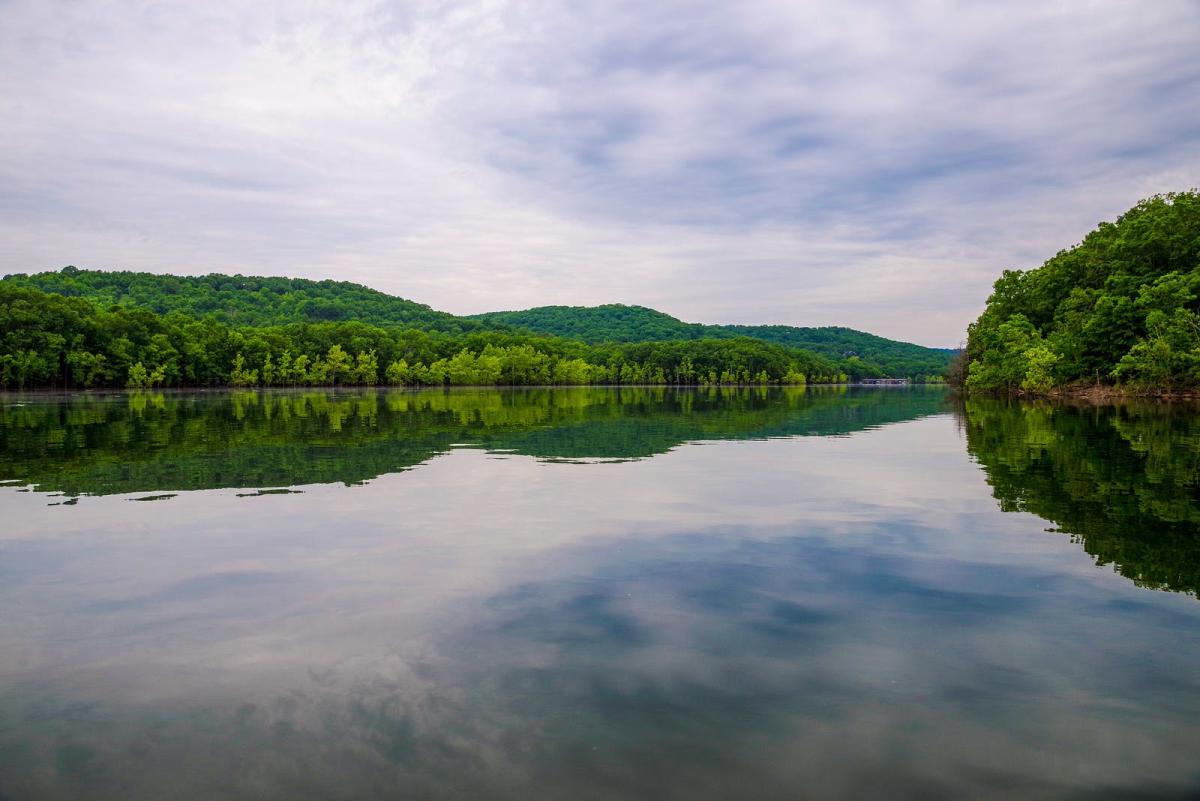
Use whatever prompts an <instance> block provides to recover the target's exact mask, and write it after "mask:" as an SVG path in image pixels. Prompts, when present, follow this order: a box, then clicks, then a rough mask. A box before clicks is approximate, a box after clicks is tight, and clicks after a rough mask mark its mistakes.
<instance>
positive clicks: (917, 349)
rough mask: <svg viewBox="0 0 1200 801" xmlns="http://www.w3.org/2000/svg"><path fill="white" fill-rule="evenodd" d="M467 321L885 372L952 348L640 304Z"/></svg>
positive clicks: (923, 366)
mask: <svg viewBox="0 0 1200 801" xmlns="http://www.w3.org/2000/svg"><path fill="white" fill-rule="evenodd" d="M472 319H475V320H480V321H485V322H499V323H505V324H507V325H511V326H516V327H519V328H525V329H528V330H530V331H536V332H538V333H542V334H552V335H554V336H564V337H573V338H576V339H582V340H583V341H585V342H590V343H599V342H644V341H678V340H689V339H725V338H731V337H753V338H754V339H761V340H765V341H767V342H774V343H776V344H779V345H785V346H787V347H790V348H803V349H805V350H810V351H813V352H815V353H819V354H821V355H822V356H826V357H828V358H832V359H839V360H840V359H847V358H857V359H859V360H861V361H863V362H866V363H868V364H873V365H877V366H879V367H880V368H882V371H883V372H885V373H887V374H889V375H897V376H902V375H910V376H917V375H937V374H941V373H942V372H943V371H944V370H945V369H946V366H947V365H948V364H949V363H950V359H951V357H952V356H953V355H954V351H953V350H952V349H948V348H926V347H923V346H921V345H914V344H911V343H908V342H897V341H895V340H892V339H885V338H884V337H880V336H876V335H874V334H867V333H864V332H862V331H855V330H854V329H853V328H841V327H832V326H831V327H822V328H800V327H796V326H790V325H703V324H701V323H685V322H683V321H682V320H679V319H676V318H674V317H672V316H671V315H669V314H664V313H663V312H660V311H656V310H654V309H648V308H646V307H645V306H624V305H620V304H608V305H604V306H540V307H538V308H534V309H526V310H524V311H506V312H489V313H487V314H476V315H472Z"/></svg>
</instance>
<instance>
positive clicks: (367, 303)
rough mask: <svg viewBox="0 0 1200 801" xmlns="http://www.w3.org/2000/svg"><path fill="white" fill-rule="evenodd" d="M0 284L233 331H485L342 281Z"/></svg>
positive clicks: (139, 276)
mask: <svg viewBox="0 0 1200 801" xmlns="http://www.w3.org/2000/svg"><path fill="white" fill-rule="evenodd" d="M3 280H4V282H5V283H7V284H16V285H19V286H27V287H33V288H34V289H39V290H41V291H42V292H52V293H54V294H56V295H66V296H68V297H80V298H86V299H87V300H90V301H92V302H94V303H96V304H98V305H100V306H102V307H105V308H107V307H110V306H127V307H132V308H139V309H149V310H150V311H153V312H156V313H158V314H170V313H171V312H180V313H182V314H185V315H187V316H189V317H212V318H214V319H216V320H218V321H220V322H223V323H227V324H229V325H236V326H266V325H285V324H287V323H305V322H309V323H328V322H343V321H350V320H357V321H359V322H364V323H368V324H370V325H378V326H404V327H408V328H418V329H422V330H426V331H444V332H447V333H462V332H468V331H476V330H480V329H482V328H485V327H486V326H485V325H483V324H481V323H478V322H475V321H473V320H469V319H466V318H464V317H456V316H454V315H453V314H448V313H446V312H440V311H436V310H435V309H432V308H430V307H429V306H426V305H424V304H422V303H415V302H413V301H411V300H405V299H404V298H398V297H396V296H394V295H388V294H387V293H385V292H379V291H378V290H374V289H370V288H368V287H365V286H362V285H361V284H353V283H350V282H349V281H309V280H306V279H303V278H266V277H256V276H244V275H220V274H216V273H213V274H210V275H198V276H178V275H158V274H155V273H137V272H106V271H101V270H80V269H77V268H75V267H66V268H64V269H62V270H60V271H58V272H47V273H36V274H34V275H10V276H6V277H5V278H4V279H3Z"/></svg>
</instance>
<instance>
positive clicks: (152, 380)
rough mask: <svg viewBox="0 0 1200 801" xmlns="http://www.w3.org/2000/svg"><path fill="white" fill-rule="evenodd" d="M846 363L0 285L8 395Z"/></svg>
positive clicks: (831, 377)
mask: <svg viewBox="0 0 1200 801" xmlns="http://www.w3.org/2000/svg"><path fill="white" fill-rule="evenodd" d="M848 378H849V374H848V373H847V372H846V369H845V365H844V363H837V362H835V361H833V360H830V359H826V358H824V357H821V356H818V355H817V354H814V353H810V352H807V351H804V350H799V349H795V348H786V347H783V346H781V345H775V344H771V343H767V342H762V341H759V340H754V339H748V338H735V339H721V340H694V341H684V342H640V343H605V344H599V345H588V344H586V343H583V342H580V341H578V340H572V339H566V338H560V337H549V336H538V335H531V334H526V333H521V332H514V331H489V330H476V331H465V332H452V331H430V330H419V329H414V328H401V327H390V328H384V327H379V326H373V325H368V324H365V323H361V322H325V323H292V324H288V325H280V326H264V327H236V326H231V325H228V324H226V323H223V322H220V321H219V320H217V319H214V318H212V317H203V318H196V317H194V316H190V315H187V314H184V313H182V312H178V311H176V312H172V313H170V314H166V315H160V314H157V313H154V312H151V311H148V310H146V309H140V308H130V307H125V306H113V307H110V308H102V307H100V306H99V305H98V304H96V303H94V302H92V301H90V300H87V299H85V298H80V297H67V296H63V295H58V294H54V293H46V292H42V291H40V290H37V289H35V288H32V287H28V286H22V285H19V284H15V283H8V282H0V385H3V387H5V388H9V389H22V388H36V387H58V388H92V387H126V386H128V387H135V388H151V387H159V386H165V387H180V386H228V385H232V386H330V385H333V386H336V385H372V384H392V385H431V386H440V385H477V384H497V385H512V386H517V385H538V384H690V385H715V384H739V383H742V384H749V383H759V384H766V383H805V382H811V383H834V382H842V381H846V380H847V379H848Z"/></svg>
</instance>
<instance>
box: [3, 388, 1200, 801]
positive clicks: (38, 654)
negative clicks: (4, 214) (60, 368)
mask: <svg viewBox="0 0 1200 801" xmlns="http://www.w3.org/2000/svg"><path fill="white" fill-rule="evenodd" d="M0 479H6V480H8V481H9V482H10V483H9V484H8V485H7V486H3V487H0V519H2V521H3V526H2V529H3V530H2V532H0V799H13V800H15V799H296V798H320V799H367V798H370V799H374V798H379V799H409V798H431V799H441V798H464V799H487V798H503V799H560V798H566V799H572V801H588V800H589V799H618V798H620V799H626V798H638V799H642V798H645V799H750V798H763V799H803V798H812V799H843V798H864V799H910V798H911V799H941V798H981V799H993V798H994V799H1010V798H1029V799H1041V798H1055V799H1058V798H1064V799H1099V798H1163V799H1184V798H1197V797H1200V602H1198V601H1197V598H1196V593H1197V590H1198V589H1200V489H1198V487H1200V415H1197V414H1196V412H1195V411H1194V410H1190V409H1180V408H1170V407H1163V406H1159V407H1121V408H1102V409H1081V408H1071V407H1063V406H1049V405H1019V404H1010V403H1001V402H997V401H972V402H970V403H968V404H966V405H965V406H964V405H961V404H956V403H955V402H953V401H951V400H950V399H948V398H947V397H946V395H945V393H943V392H941V391H938V390H917V389H914V390H895V389H883V390H861V391H858V390H851V391H848V392H847V391H841V392H837V391H831V390H824V391H818V390H815V389H810V390H809V391H808V392H803V391H779V390H775V391H766V390H736V391H726V392H716V391H713V392H703V391H701V392H671V391H666V390H646V389H634V390H622V391H619V392H618V391H615V390H613V391H610V390H556V391H554V390H543V391H536V390H535V391H528V392H520V391H518V392H451V393H443V392H426V393H386V392H379V393H375V392H363V393H341V392H339V393H331V392H316V393H267V394H256V393H238V394H211V395H191V396H172V395H167V396H161V395H140V396H132V397H127V396H119V395H114V396H108V397H94V396H93V397H81V396H75V397H68V398H46V397H41V398H37V397H24V398H22V397H15V396H7V397H3V398H0Z"/></svg>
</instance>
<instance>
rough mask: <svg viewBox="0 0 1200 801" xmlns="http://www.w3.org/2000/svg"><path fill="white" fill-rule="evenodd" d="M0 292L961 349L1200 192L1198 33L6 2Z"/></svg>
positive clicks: (1140, 9) (1024, 5) (715, 8)
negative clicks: (335, 304) (28, 284)
mask: <svg viewBox="0 0 1200 801" xmlns="http://www.w3.org/2000/svg"><path fill="white" fill-rule="evenodd" d="M0 145H2V146H0V272H32V271H38V270H43V269H55V268H58V267H61V266H63V265H66V264H75V265H78V266H80V267H93V268H105V269H139V270H150V271H156V272H175V273H206V272H242V273H246V274H270V275H292V276H303V277H313V278H327V277H334V278H339V279H345V280H353V281H359V282H362V283H365V284H368V285H370V286H372V287H376V288H378V289H382V290H385V291H387V292H392V293H395V294H399V295H403V296H405V297H409V298H412V299H415V300H418V301H421V302H424V303H429V304H431V305H432V306H434V307H436V308H440V309H445V310H447V311H451V312H456V313H470V312H479V311H487V310H492V309H507V308H524V307H528V306H534V305H542V304H548V303H566V304H595V303H605V302H621V303H639V304H644V305H649V306H654V307H656V308H659V309H662V310H664V311H667V312H670V313H672V314H674V315H676V316H679V317H682V318H684V319H686V320H690V321H698V322H738V323H764V322H771V323H788V324H797V325H828V324H841V325H850V326H853V327H856V328H862V329H866V330H870V331H874V332H877V333H881V334H884V335H887V336H892V337H897V338H902V339H908V340H912V341H916V342H921V343H924V344H930V345H954V344H957V343H958V342H959V341H960V340H961V339H962V337H963V332H964V328H965V326H966V324H967V323H968V322H969V321H970V320H971V319H973V318H974V316H975V315H976V314H977V313H978V311H979V310H980V308H981V307H982V305H983V302H984V301H985V299H986V297H987V293H988V290H989V287H990V285H991V282H992V280H994V278H995V277H996V275H997V274H998V273H999V271H1000V270H1002V269H1004V268H1008V267H1029V266H1034V265H1036V264H1038V263H1040V262H1041V261H1042V260H1044V259H1045V258H1046V257H1047V256H1050V255H1052V254H1053V253H1054V252H1055V251H1056V250H1058V249H1060V248H1061V247H1065V246H1069V245H1071V244H1074V243H1075V242H1077V241H1079V239H1080V238H1081V237H1082V236H1083V235H1084V234H1085V233H1086V232H1087V231H1088V230H1089V229H1091V228H1092V227H1094V226H1095V224H1096V223H1097V222H1098V221H1100V220H1103V219H1111V218H1113V217H1114V216H1115V215H1117V214H1119V213H1121V212H1122V211H1123V210H1125V209H1126V208H1128V207H1129V206H1130V205H1132V204H1133V203H1135V202H1136V201H1137V200H1138V199H1139V198H1141V197H1145V196H1147V195H1150V194H1153V193H1155V192H1161V191H1169V190H1176V189H1185V188H1189V187H1192V186H1195V185H1197V184H1198V183H1200V178H1198V177H1197V176H1198V175H1200V3H1197V2H1195V0H1154V2H1143V3H1135V2H1102V1H1096V2H1084V1H1083V0H1080V1H1079V2H1073V3H1068V2H1046V1H1045V0H1034V1H1032V2H1015V1H1014V2H1004V3H951V2H937V1H930V2H908V3H900V2H892V1H891V0H880V1H879V2H870V1H869V0H839V2H832V1H830V2H822V3H804V2H795V1H794V2H768V1H766V0H739V1H738V2H727V3H676V2H668V1H667V0H660V1H659V2H651V3H647V2H619V1H617V0H610V1H609V2H603V3H577V2H543V1H542V0H521V1H519V2H503V0H498V1H495V2H492V1H489V0H485V1H482V2H412V3H401V2H393V3H388V2H383V3H375V2H365V3H360V2H340V3H329V4H320V3H291V2H275V1H274V0H264V1H263V2H255V3H238V2H223V0H210V1H209V2H204V3H194V2H183V3H178V4H173V3H145V4H142V3H134V2H127V1H119V2H111V3H106V2H88V1H87V0H84V1H82V2H69V3H58V2H49V1H48V0H0Z"/></svg>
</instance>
